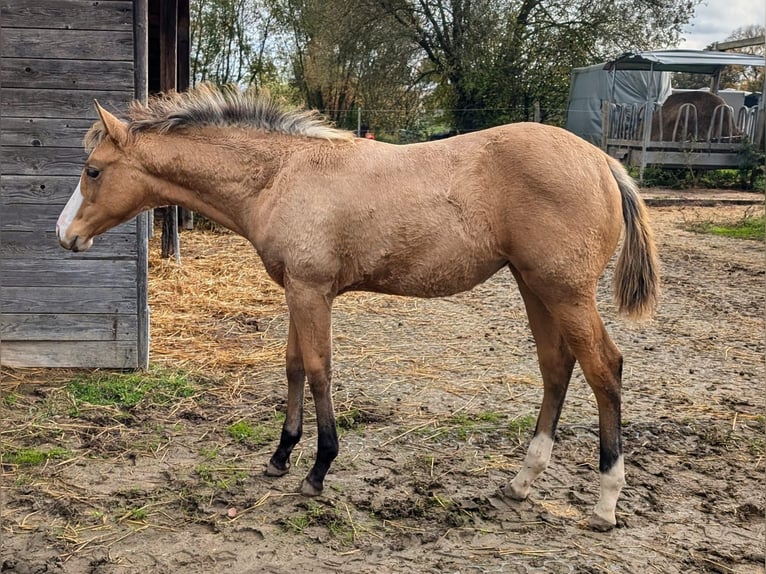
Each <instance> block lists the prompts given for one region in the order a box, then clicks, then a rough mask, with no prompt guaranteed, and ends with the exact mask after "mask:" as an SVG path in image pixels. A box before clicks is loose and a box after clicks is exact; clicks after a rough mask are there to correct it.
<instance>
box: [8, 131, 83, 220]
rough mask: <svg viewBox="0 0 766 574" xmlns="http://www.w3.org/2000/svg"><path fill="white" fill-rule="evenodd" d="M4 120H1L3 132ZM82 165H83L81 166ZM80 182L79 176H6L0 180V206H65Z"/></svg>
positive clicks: (39, 174)
mask: <svg viewBox="0 0 766 574" xmlns="http://www.w3.org/2000/svg"><path fill="white" fill-rule="evenodd" d="M4 129H5V119H3V130H4ZM83 165H84V164H83ZM79 181H80V177H79V174H77V176H74V175H48V174H46V173H37V174H35V175H6V174H3V177H2V179H0V204H2V205H8V204H12V203H30V204H40V205H60V206H62V207H63V206H64V205H66V202H67V201H69V197H70V196H71V195H72V192H73V191H74V190H75V188H76V187H77V183H78V182H79Z"/></svg>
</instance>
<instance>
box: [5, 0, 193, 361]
mask: <svg viewBox="0 0 766 574" xmlns="http://www.w3.org/2000/svg"><path fill="white" fill-rule="evenodd" d="M188 15H189V4H188V0H99V1H98V2H94V1H92V0H34V1H30V0H0V365H3V366H8V367H88V368H90V367H103V368H120V369H133V368H143V367H146V366H147V365H148V360H149V310H148V305H147V261H148V255H147V244H148V234H149V231H148V217H147V214H142V215H140V216H139V217H137V218H136V219H134V220H132V221H130V222H128V223H126V224H123V225H121V226H119V227H117V228H115V229H113V230H112V231H109V232H107V233H106V234H105V235H103V236H102V237H101V238H100V240H99V241H97V242H96V243H95V244H94V246H93V249H91V250H90V251H88V252H86V253H80V254H78V253H71V252H69V251H66V250H64V249H62V248H60V247H59V246H58V244H57V241H56V237H55V226H56V220H57V219H58V215H59V213H60V212H61V209H62V208H63V206H64V205H65V204H66V202H67V200H68V198H69V196H70V195H71V193H72V191H73V190H74V188H75V187H76V185H77V182H78V179H79V176H80V172H81V170H82V167H83V164H84V161H85V159H86V154H85V152H84V150H83V147H82V139H83V135H84V134H85V132H86V131H87V129H88V128H89V127H90V125H91V124H92V123H93V122H94V121H95V120H96V119H97V114H96V111H95V108H94V105H93V100H94V99H97V100H98V101H99V103H100V104H101V105H102V106H104V107H106V108H107V109H110V110H112V111H116V112H121V111H123V110H125V108H126V107H127V105H128V104H129V102H130V101H131V100H132V99H133V98H138V99H144V98H146V96H147V93H148V92H151V91H159V90H165V89H169V88H174V87H176V86H179V87H186V86H187V85H188V73H189V71H188V70H189V68H188V64H187V62H188V53H189V50H188V38H189V33H188V30H189V20H188ZM179 62H181V65H180V66H179V65H178V63H179ZM179 77H180V78H181V81H179V80H178V78H179Z"/></svg>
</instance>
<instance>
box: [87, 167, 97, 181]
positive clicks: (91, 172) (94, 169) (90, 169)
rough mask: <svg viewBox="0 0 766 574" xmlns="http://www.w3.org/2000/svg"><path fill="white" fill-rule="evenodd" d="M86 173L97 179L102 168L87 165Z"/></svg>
mask: <svg viewBox="0 0 766 574" xmlns="http://www.w3.org/2000/svg"><path fill="white" fill-rule="evenodd" d="M85 175H87V176H88V177H90V178H92V179H96V178H97V177H98V176H99V175H101V170H100V169H98V168H97V167H90V166H88V167H86V168H85Z"/></svg>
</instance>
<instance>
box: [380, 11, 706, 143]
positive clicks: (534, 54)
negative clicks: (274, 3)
mask: <svg viewBox="0 0 766 574" xmlns="http://www.w3.org/2000/svg"><path fill="white" fill-rule="evenodd" d="M698 2H699V0H617V1H614V0H575V1H574V2H559V1H558V0H511V1H503V0H378V2H377V4H378V5H379V6H380V7H381V8H383V10H384V11H386V12H387V13H388V14H390V15H391V16H392V17H393V18H394V20H395V21H396V23H397V24H398V26H399V27H400V28H402V29H403V30H404V31H405V32H406V33H407V34H408V35H409V36H410V37H411V38H412V40H413V41H414V42H415V43H416V44H417V45H418V46H420V48H421V49H422V51H423V54H424V57H425V58H427V59H428V60H429V62H430V63H431V65H432V76H433V78H435V79H436V80H437V81H438V82H439V84H440V85H441V87H442V88H445V92H447V93H449V95H450V97H451V103H452V106H453V108H454V124H455V127H456V128H457V129H458V130H459V131H468V130H473V129H478V128H481V127H486V126H487V125H492V124H494V123H499V122H503V121H512V120H520V119H527V118H529V117H530V115H531V108H532V105H533V103H534V102H540V103H541V104H542V105H543V113H544V115H550V116H558V117H560V116H561V113H562V112H561V111H562V109H563V107H564V105H565V102H566V90H567V88H566V86H567V85H568V79H569V74H570V71H571V68H572V67H573V66H581V65H586V64H590V63H595V62H597V61H599V60H601V59H604V58H606V57H608V56H612V55H616V54H619V53H621V52H624V51H627V50H635V49H649V48H654V47H658V46H664V45H671V44H673V43H675V41H677V39H678V37H679V34H680V31H681V28H682V27H683V26H684V25H685V24H686V23H687V22H688V21H689V19H690V18H691V16H692V14H693V12H694V6H695V5H696V4H697V3H698Z"/></svg>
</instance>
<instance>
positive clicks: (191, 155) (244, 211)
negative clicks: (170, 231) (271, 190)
mask: <svg viewBox="0 0 766 574" xmlns="http://www.w3.org/2000/svg"><path fill="white" fill-rule="evenodd" d="M142 139H143V140H144V145H141V146H137V149H138V150H139V154H140V156H141V158H140V161H141V162H142V163H143V165H144V167H145V168H146V169H147V170H148V171H149V172H150V173H151V174H152V176H153V177H154V179H155V181H156V182H157V185H156V188H155V189H154V190H153V191H154V195H155V196H156V197H155V202H154V203H156V205H157V206H159V205H180V206H182V207H184V208H186V209H189V210H191V211H196V212H197V213H201V214H202V215H204V216H205V217H207V218H209V219H211V220H213V221H215V222H217V223H219V224H221V225H223V226H225V227H227V228H229V229H231V230H232V231H235V232H237V233H239V234H240V235H243V236H245V237H249V233H248V228H249V227H250V225H248V221H250V220H251V219H252V216H253V212H254V210H255V209H256V207H257V202H258V200H259V196H260V191H261V190H262V189H263V188H264V187H265V186H267V185H268V184H269V183H270V182H271V180H272V179H273V178H274V177H275V175H276V173H277V171H278V169H279V166H280V165H281V164H282V163H283V162H284V160H285V157H284V156H285V155H289V154H290V153H291V152H292V151H293V148H294V146H275V145H271V146H267V145H265V143H266V142H264V141H263V139H264V138H260V139H259V138H246V137H242V134H238V133H234V134H232V133H227V130H224V129H209V130H205V131H204V132H199V133H191V132H190V133H184V134H164V135H158V134H147V136H146V137H145V138H142ZM272 143H273V142H272Z"/></svg>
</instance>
